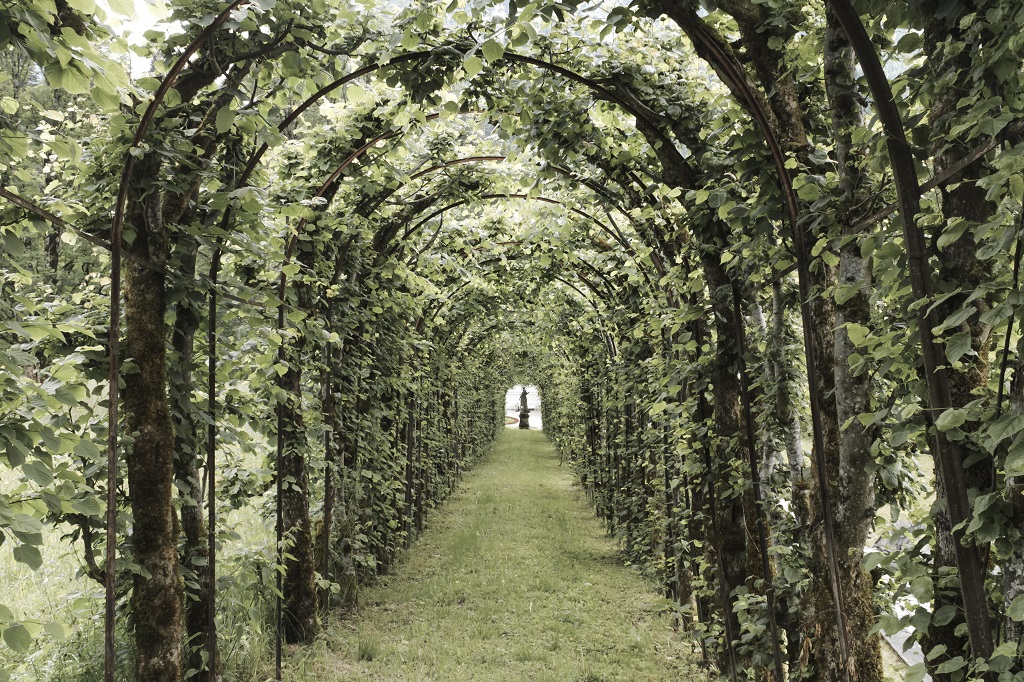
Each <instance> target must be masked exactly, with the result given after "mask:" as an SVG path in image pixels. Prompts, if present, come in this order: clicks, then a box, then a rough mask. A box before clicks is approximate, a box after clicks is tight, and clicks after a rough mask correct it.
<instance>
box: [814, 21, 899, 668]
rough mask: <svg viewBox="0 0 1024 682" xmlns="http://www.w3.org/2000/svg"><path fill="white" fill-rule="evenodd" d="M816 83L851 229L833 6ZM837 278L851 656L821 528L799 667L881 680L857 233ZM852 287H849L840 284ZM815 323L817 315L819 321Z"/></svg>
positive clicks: (845, 44)
mask: <svg viewBox="0 0 1024 682" xmlns="http://www.w3.org/2000/svg"><path fill="white" fill-rule="evenodd" d="M825 83H826V92H827V94H828V99H829V105H830V113H831V117H832V129H833V136H834V137H835V139H836V161H837V168H838V175H839V186H840V190H841V198H840V200H839V202H838V206H837V211H836V219H837V222H838V223H839V226H840V227H841V229H842V230H843V233H844V235H851V236H852V235H853V234H854V233H853V227H854V225H855V224H856V223H857V222H859V217H860V216H859V214H858V213H857V207H858V206H864V205H865V204H866V201H865V199H866V196H865V195H866V189H865V187H864V181H863V178H862V173H861V171H860V166H859V163H858V160H857V158H856V154H855V150H854V148H853V142H852V135H853V131H854V130H855V129H856V128H858V127H860V126H861V125H862V120H861V107H860V103H859V96H858V93H857V90H856V81H855V77H854V61H853V51H852V49H851V47H850V45H849V41H848V39H847V38H846V34H845V33H844V32H843V30H842V28H841V26H840V25H839V22H838V20H837V19H836V18H835V17H834V15H833V14H832V12H830V11H829V12H827V15H826V32H825ZM837 275H838V278H837V282H836V283H837V284H838V285H839V286H840V287H845V288H846V289H844V293H845V294H846V295H844V297H843V299H844V300H843V302H842V303H839V304H837V305H836V306H835V308H834V310H835V317H834V320H833V321H832V322H831V324H828V325H827V326H828V328H829V329H835V332H834V337H833V346H832V354H833V357H832V358H831V360H830V362H829V365H831V366H832V368H833V371H834V375H833V382H832V384H833V386H834V395H835V398H834V409H835V417H836V424H840V423H847V422H848V426H847V427H846V428H845V429H843V430H842V431H841V432H837V433H834V434H832V437H834V438H835V447H834V449H835V456H834V457H829V458H828V462H829V464H830V466H829V469H828V472H827V476H828V479H829V480H830V481H833V482H834V485H833V487H832V495H833V506H832V513H833V514H834V518H835V528H836V534H835V538H834V546H833V551H834V552H835V554H836V557H837V559H838V563H839V575H838V578H839V585H840V589H841V590H842V595H843V605H844V609H845V618H846V622H845V628H846V636H847V642H848V645H849V653H850V656H851V661H850V662H849V663H848V668H847V669H846V670H844V669H843V667H842V660H843V656H842V655H841V652H840V650H839V643H838V640H837V638H836V633H837V624H836V620H835V616H836V614H835V607H834V605H833V602H832V593H831V587H830V584H829V581H828V580H827V577H828V575H829V567H828V563H827V558H826V557H827V552H826V547H825V542H826V539H825V537H824V535H823V529H822V527H821V525H816V526H814V527H813V531H812V532H811V543H812V568H811V576H812V578H811V593H810V598H809V600H808V604H807V606H808V608H807V609H806V610H805V617H806V622H805V625H804V630H805V632H808V633H816V637H815V639H814V643H813V645H812V648H811V650H810V652H809V666H808V670H809V671H810V673H811V676H812V677H813V678H814V679H819V680H823V681H825V682H831V681H836V682H838V681H840V680H844V679H846V677H845V676H846V674H847V672H851V673H852V674H851V677H855V678H856V679H857V680H859V681H860V682H881V681H882V679H883V677H882V663H881V652H880V648H879V646H880V641H879V637H878V635H877V634H872V632H871V630H872V627H873V626H874V612H873V609H872V600H873V592H874V586H873V584H872V581H871V579H870V577H869V576H868V575H867V574H865V573H864V571H862V570H861V568H860V560H861V558H862V556H863V553H864V549H863V548H864V544H865V542H866V541H867V536H868V532H869V530H870V527H871V522H872V520H873V519H874V515H875V479H874V475H873V474H872V473H871V468H870V467H871V464H872V461H873V456H872V454H871V446H872V443H873V442H874V440H875V438H876V437H877V436H878V434H877V431H876V429H875V428H873V427H867V426H864V425H863V424H862V423H861V422H860V420H859V419H857V417H858V416H859V415H861V414H863V413H866V412H869V411H871V391H870V384H869V382H868V373H867V372H863V371H862V372H855V371H854V370H853V369H852V368H851V366H850V359H851V358H852V356H853V354H854V353H855V352H856V347H855V346H854V345H853V343H852V342H851V340H850V337H849V334H848V333H847V327H846V325H847V324H859V325H862V326H867V325H869V324H870V322H871V310H870V306H869V301H868V297H867V292H868V288H869V287H870V284H871V268H870V263H869V261H868V260H867V259H865V258H863V257H862V256H861V252H860V246H859V244H858V243H857V241H856V240H847V241H846V242H845V243H844V244H843V245H842V246H841V247H840V251H839V269H838V273H837ZM851 288H853V289H856V290H857V291H856V292H855V293H850V292H849V291H848V290H849V289H851ZM823 321H824V320H821V319H819V320H817V322H818V324H821V323H822V322H823ZM813 490H814V504H815V505H820V504H821V499H820V491H817V489H816V487H815V488H813Z"/></svg>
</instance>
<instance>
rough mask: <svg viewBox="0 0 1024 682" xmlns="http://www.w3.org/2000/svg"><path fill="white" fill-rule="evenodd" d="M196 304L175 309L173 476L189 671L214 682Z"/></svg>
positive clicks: (192, 258) (201, 681) (190, 266)
mask: <svg viewBox="0 0 1024 682" xmlns="http://www.w3.org/2000/svg"><path fill="white" fill-rule="evenodd" d="M182 261H183V263H182V274H183V275H184V276H185V277H186V278H187V279H189V280H190V279H191V277H192V276H193V275H194V274H195V263H196V247H195V246H194V245H193V246H192V247H190V248H189V250H188V253H186V254H183V256H182ZM197 305H198V302H197V301H195V300H192V299H191V298H190V297H189V296H188V294H187V293H186V294H185V297H184V298H183V299H182V300H181V301H180V302H179V303H178V304H177V306H176V309H175V313H174V327H173V329H172V332H171V347H172V349H173V350H174V358H175V364H176V366H177V368H178V372H179V373H180V376H181V378H180V380H179V381H177V382H175V384H174V385H173V386H172V387H171V396H172V400H173V401H174V402H175V404H176V407H177V409H175V411H174V415H173V420H174V428H175V434H176V438H175V452H176V456H175V458H174V474H175V483H176V486H177V488H178V498H179V500H180V501H181V511H180V515H181V529H182V531H183V532H184V534H185V540H184V544H183V546H182V549H181V557H180V560H181V566H182V572H183V575H184V577H185V641H186V642H187V647H186V650H187V653H186V660H185V669H186V671H188V670H194V671H197V672H196V673H195V676H193V677H190V678H189V679H190V680H195V681H196V682H209V681H210V680H215V679H216V677H217V675H216V671H217V667H218V666H217V662H216V661H213V662H211V663H209V664H204V663H203V651H204V649H205V647H206V643H207V641H208V638H209V634H208V629H209V623H210V590H209V586H210V582H209V577H210V576H209V563H208V559H209V544H208V537H207V533H206V520H205V518H204V517H203V499H202V485H201V483H200V478H199V451H198V448H199V440H198V438H197V434H198V433H199V425H198V423H197V421H196V419H195V412H194V406H193V404H192V389H193V369H194V367H193V363H192V355H193V352H194V350H195V333H196V330H197V329H198V328H199V319H200V316H199V312H198V310H197ZM211 495H212V493H211ZM211 671H213V672H212V673H211Z"/></svg>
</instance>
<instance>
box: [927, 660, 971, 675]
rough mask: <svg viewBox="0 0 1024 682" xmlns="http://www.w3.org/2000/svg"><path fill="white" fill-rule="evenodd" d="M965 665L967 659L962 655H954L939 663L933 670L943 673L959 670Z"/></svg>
mask: <svg viewBox="0 0 1024 682" xmlns="http://www.w3.org/2000/svg"><path fill="white" fill-rule="evenodd" d="M965 665H967V661H965V660H964V657H963V656H955V657H953V658H951V659H949V660H948V661H944V662H943V663H941V664H939V667H938V668H936V669H935V672H936V673H938V674H939V675H944V674H945V673H951V672H953V671H956V670H959V669H960V668H963V667H964V666H965Z"/></svg>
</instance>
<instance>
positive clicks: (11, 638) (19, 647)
mask: <svg viewBox="0 0 1024 682" xmlns="http://www.w3.org/2000/svg"><path fill="white" fill-rule="evenodd" d="M4 642H5V643H6V644H7V646H9V647H11V649H12V650H14V651H17V652H18V653H21V652H22V651H28V648H29V647H30V646H32V635H31V634H30V633H29V631H28V628H26V627H25V626H24V625H22V624H21V623H12V624H11V625H9V626H8V627H7V629H6V630H4Z"/></svg>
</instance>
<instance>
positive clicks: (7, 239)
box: [4, 232, 25, 258]
mask: <svg viewBox="0 0 1024 682" xmlns="http://www.w3.org/2000/svg"><path fill="white" fill-rule="evenodd" d="M4 247H5V248H6V249H7V253H9V254H10V255H11V256H13V257H14V258H21V257H22V256H24V255H25V243H24V242H23V241H21V237H19V236H18V235H16V234H14V233H13V232H4Z"/></svg>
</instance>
